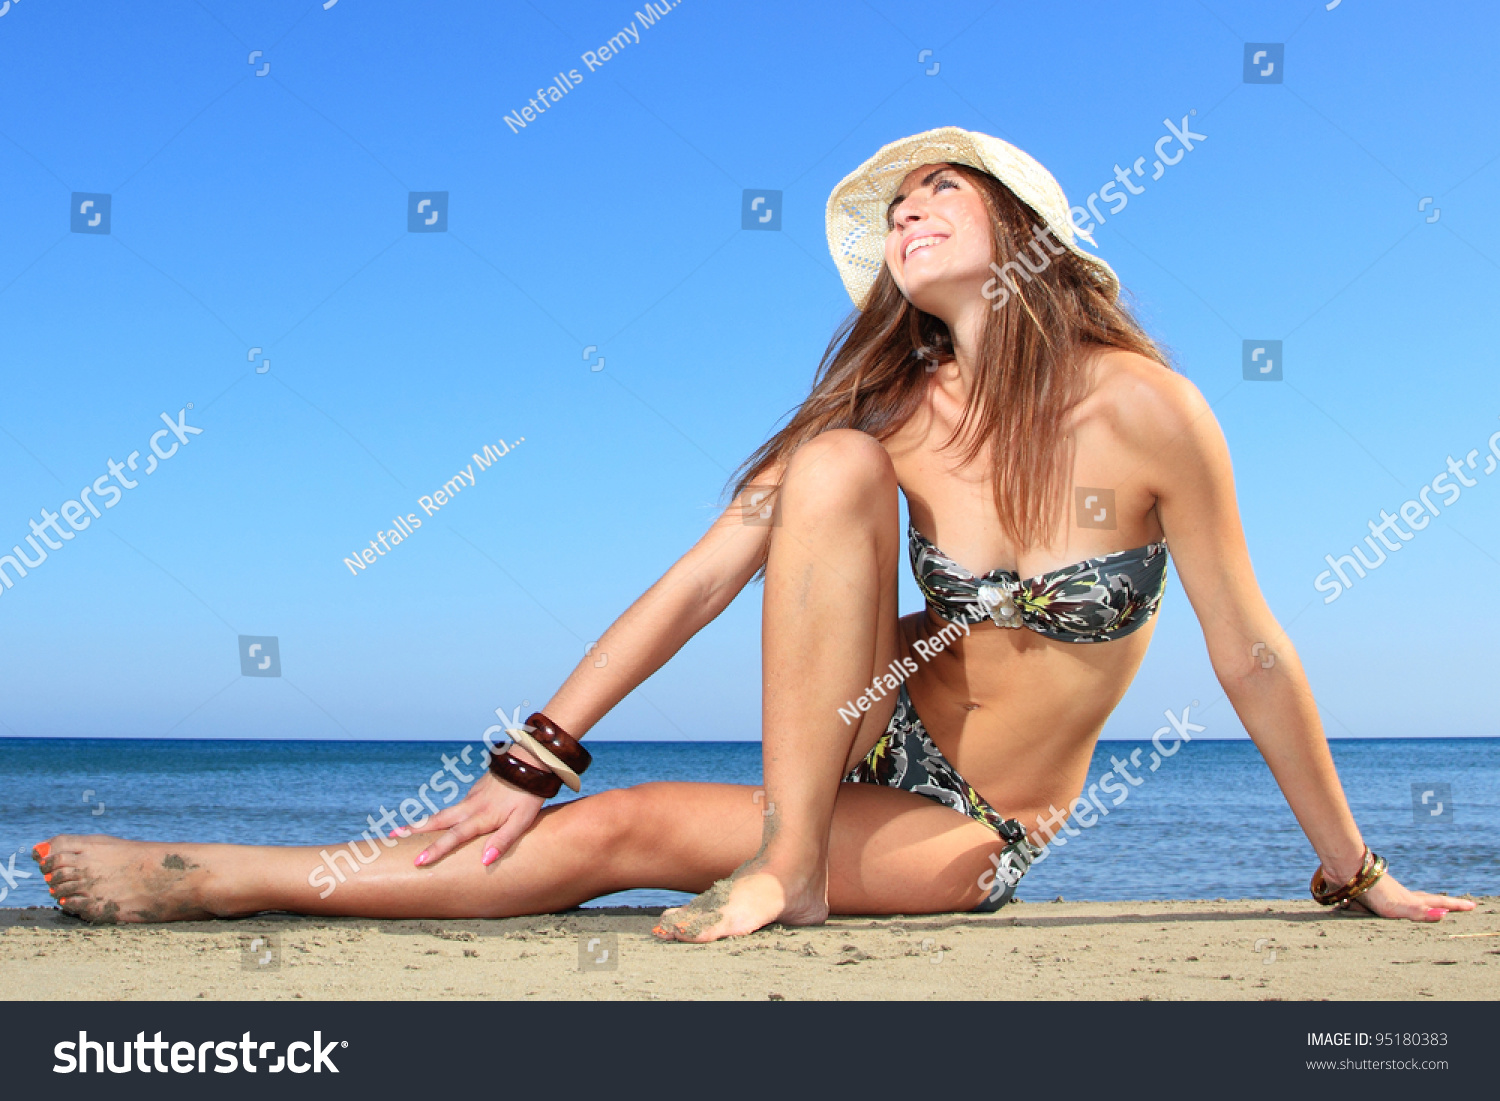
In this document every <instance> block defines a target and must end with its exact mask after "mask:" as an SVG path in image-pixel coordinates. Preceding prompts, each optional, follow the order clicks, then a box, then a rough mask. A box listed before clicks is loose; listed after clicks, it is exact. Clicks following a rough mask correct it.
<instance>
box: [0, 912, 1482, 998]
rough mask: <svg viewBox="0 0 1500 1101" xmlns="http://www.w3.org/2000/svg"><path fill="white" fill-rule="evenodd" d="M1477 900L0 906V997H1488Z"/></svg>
mask: <svg viewBox="0 0 1500 1101" xmlns="http://www.w3.org/2000/svg"><path fill="white" fill-rule="evenodd" d="M1477 901H1478V902H1479V906H1478V908H1477V909H1475V910H1473V911H1471V912H1470V913H1468V914H1456V915H1450V916H1449V917H1448V918H1446V919H1445V920H1444V921H1442V922H1440V923H1438V924H1433V925H1418V924H1415V923H1412V922H1396V921H1381V920H1379V919H1374V918H1369V917H1361V916H1353V915H1345V914H1338V913H1330V912H1329V911H1326V910H1324V909H1322V908H1321V907H1318V906H1316V905H1315V904H1313V903H1312V902H1310V901H1306V902H1304V901H1296V902H1283V901H1270V900H1264V899H1261V900H1241V901H1222V900H1220V901H1201V902H1170V901H1169V902H1060V903H1021V904H1014V905H1011V906H1008V907H1006V908H1005V909H1004V910H1003V911H1001V912H1000V913H998V914H944V915H925V916H921V917H912V918H902V917H888V918H887V917H882V918H865V917H855V918H848V917H845V918H834V919H831V920H830V921H829V922H828V924H826V925H823V926H820V927H818V928H802V929H791V928H783V927H780V926H775V927H772V928H770V929H767V930H762V931H761V932H759V933H756V934H754V935H753V936H750V937H744V938H740V939H737V940H733V941H724V942H721V943H719V944H714V945H688V944H663V943H659V942H658V941H656V940H655V938H653V937H652V936H651V932H650V930H651V926H652V925H653V924H654V923H655V921H656V918H657V916H658V913H659V911H657V910H629V909H615V910H586V911H576V910H575V911H572V912H570V913H567V914H560V915H547V916H542V917H525V918H507V919H503V920H496V921H446V920H445V921H377V920H373V919H368V918H332V919H330V918H303V917H290V916H286V915H264V916H261V917H255V918H245V919H241V920H237V921H217V922H183V923H180V924H174V925H156V926H141V925H135V926H88V925H84V924H82V923H80V922H78V921H77V920H76V919H74V918H71V917H69V916H68V915H65V914H63V913H61V912H60V911H58V910H55V909H29V910H0V999H6V1000H15V999H20V1000H29V999H37V1000H42V999H49V1000H64V999H75V1000H76V999H114V1000H119V999H194V998H205V999H211V1000H218V999H228V1000H240V999H255V1000H261V999H267V1000H275V999H296V998H302V999H310V1000H318V999H345V998H349V999H361V998H368V999H376V1000H410V999H426V998H435V999H447V998H501V999H520V998H537V999H555V1000H573V999H589V1000H600V999H605V1000H613V999H658V998H662V999H732V1000H738V999H753V1000H765V999H767V998H769V999H773V1000H775V999H785V1000H788V1001H792V1000H809V999H811V1000H825V999H835V1000H837V999H844V1000H848V999H881V1000H889V999H929V998H937V999H1002V1000H1004V999H1106V1000H1114V999H1145V998H1149V999H1166V1000H1200V999H1214V1000H1219V999H1245V1000H1254V999H1322V998H1332V999H1394V1000H1422V999H1427V998H1433V999H1445V1000H1473V999H1484V1000H1493V999H1496V998H1500V898H1481V899H1478V900H1477ZM1457 933H1461V934H1474V933H1487V934H1493V935H1490V936H1464V937H1455V936H1452V935H1451V934H1457ZM257 940H260V941H261V942H262V943H260V944H255V946H254V950H253V953H252V951H251V945H252V944H254V943H255V942H256V941H257Z"/></svg>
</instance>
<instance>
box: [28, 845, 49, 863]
mask: <svg viewBox="0 0 1500 1101" xmlns="http://www.w3.org/2000/svg"><path fill="white" fill-rule="evenodd" d="M31 851H32V852H33V853H35V854H36V860H37V863H39V864H40V863H41V862H42V861H43V860H46V859H47V854H48V853H50V852H51V851H52V845H51V844H50V843H49V842H46V841H43V842H42V843H41V844H40V845H37V846H36V847H35V848H33V849H32V850H31Z"/></svg>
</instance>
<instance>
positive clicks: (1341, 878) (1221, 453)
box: [1136, 372, 1474, 921]
mask: <svg viewBox="0 0 1500 1101" xmlns="http://www.w3.org/2000/svg"><path fill="white" fill-rule="evenodd" d="M1158 380H1160V381H1158ZM1136 394H1137V396H1138V399H1137V400H1138V401H1139V402H1140V403H1141V404H1142V405H1144V406H1150V407H1152V408H1151V409H1149V410H1140V411H1141V412H1145V413H1146V414H1147V416H1148V417H1149V421H1148V422H1147V423H1149V424H1150V425H1151V427H1150V428H1149V429H1147V430H1146V433H1147V435H1148V436H1149V437H1150V438H1149V439H1142V440H1141V442H1142V443H1144V444H1146V448H1145V450H1144V451H1143V454H1142V458H1143V460H1144V467H1143V470H1142V473H1143V474H1144V475H1145V477H1146V478H1147V482H1148V488H1149V490H1150V492H1152V493H1153V494H1154V495H1155V497H1156V510H1157V517H1158V519H1159V520H1160V522H1161V526H1162V530H1163V532H1164V533H1165V534H1166V537H1167V543H1168V546H1169V547H1170V548H1171V554H1172V560H1173V562H1174V563H1175V564H1176V567H1177V574H1178V576H1179V577H1180V578H1181V579H1182V586H1183V589H1184V590H1185V591H1186V592H1187V597H1188V600H1189V601H1190V602H1191V603H1192V605H1193V611H1194V612H1195V613H1196V614H1197V616H1198V621H1199V623H1200V624H1202V627H1203V637H1204V641H1205V642H1206V643H1207V644H1208V653H1209V658H1210V660H1211V661H1212V662H1213V668H1214V673H1215V675H1216V676H1217V677H1218V679H1219V683H1220V685H1222V686H1223V688H1224V693H1225V695H1226V696H1227V697H1228V698H1229V702H1230V704H1231V705H1233V707H1234V710H1235V713H1236V714H1238V715H1239V717H1240V721H1241V722H1242V723H1244V725H1245V729H1246V730H1247V731H1248V732H1249V734H1250V737H1251V739H1252V740H1253V741H1254V742H1255V745H1256V748H1258V749H1259V750H1260V752H1261V755H1262V756H1263V757H1265V759H1266V764H1268V765H1269V766H1270V768H1271V772H1272V774H1273V775H1274V776H1275V777H1276V782H1277V783H1278V784H1279V785H1280V787H1281V791H1282V794H1283V795H1285V796H1286V801H1287V803H1288V804H1289V805H1290V806H1291V808H1292V813H1293V814H1295V815H1296V816H1297V821H1298V823H1299V824H1300V825H1301V826H1302V830H1303V832H1304V833H1306V834H1307V838H1308V840H1309V841H1310V842H1311V843H1312V847H1313V849H1314V850H1315V851H1316V852H1317V855H1318V859H1319V860H1321V861H1322V864H1323V870H1324V875H1325V877H1326V878H1327V879H1328V881H1330V882H1331V883H1334V884H1339V883H1344V882H1346V881H1348V880H1349V879H1350V878H1352V877H1353V876H1354V875H1355V873H1357V872H1358V871H1359V867H1360V858H1361V856H1362V855H1363V853H1364V842H1363V840H1362V839H1361V837H1360V833H1359V827H1358V826H1356V825H1355V823H1354V815H1353V814H1352V813H1350V810H1349V804H1348V802H1347V801H1346V799H1345V797H1344V791H1343V788H1342V787H1341V786H1340V784H1339V778H1338V773H1337V772H1336V771H1335V769H1334V765H1333V756H1332V754H1330V753H1329V750H1328V741H1327V739H1326V737H1325V736H1324V734H1323V729H1322V724H1321V722H1320V721H1319V719H1318V709H1317V705H1316V704H1315V703H1314V702H1313V696H1312V690H1311V688H1310V687H1309V686H1308V683H1307V677H1306V675H1305V674H1304V673H1303V670H1302V664H1301V662H1300V661H1299V660H1298V658H1297V651H1296V649H1295V648H1294V647H1293V646H1292V643H1291V639H1290V638H1289V637H1288V636H1287V635H1286V633H1285V632H1284V631H1283V630H1282V629H1281V626H1280V625H1279V624H1278V623H1277V622H1276V619H1275V617H1274V616H1272V614H1271V610H1270V608H1268V607H1267V606H1266V601H1265V598H1264V596H1262V595H1261V591H1260V586H1259V585H1258V584H1257V583H1256V580H1255V574H1254V571H1253V570H1252V569H1251V566H1250V553H1249V550H1248V549H1247V548H1246V546H1245V533H1244V529H1243V528H1242V527H1241V525H1240V517H1239V507H1238V505H1237V504H1236V502H1235V493H1234V475H1233V471H1232V469H1231V467H1230V462H1229V448H1228V446H1227V445H1226V443H1225V441H1224V434H1223V432H1222V431H1221V430H1220V428H1219V424H1218V421H1217V420H1216V419H1215V418H1214V415H1213V411H1212V410H1211V409H1210V408H1209V405H1208V403H1207V401H1205V400H1204V398H1203V395H1202V394H1200V393H1199V392H1198V390H1197V388H1196V387H1195V386H1193V384H1192V383H1191V382H1189V381H1187V380H1186V379H1185V378H1183V377H1182V376H1180V375H1176V374H1170V373H1167V372H1163V374H1162V375H1160V376H1157V377H1156V378H1155V379H1153V381H1152V384H1150V385H1148V386H1146V387H1144V388H1138V389H1137V390H1136ZM1359 903H1363V904H1364V906H1365V908H1367V909H1369V910H1371V911H1373V912H1374V913H1376V914H1379V915H1380V916H1382V917H1388V918H1410V919H1412V920H1414V921H1440V920H1442V917H1443V914H1444V913H1445V912H1446V911H1448V910H1472V909H1473V908H1474V903H1473V902H1472V901H1470V900H1468V899H1461V898H1450V897H1448V896H1447V895H1434V894H1426V893H1424V892H1421V891H1409V890H1407V889H1406V888H1405V887H1403V886H1401V884H1400V883H1398V882H1397V881H1396V879H1395V878H1394V877H1393V876H1391V875H1389V874H1387V875H1385V876H1382V877H1381V878H1380V880H1379V881H1378V882H1377V883H1376V884H1375V885H1374V886H1373V887H1371V888H1370V889H1369V891H1367V892H1366V893H1365V894H1363V895H1361V896H1360V899H1359ZM1359 903H1356V905H1358V904H1359Z"/></svg>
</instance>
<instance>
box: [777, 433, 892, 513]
mask: <svg viewBox="0 0 1500 1101" xmlns="http://www.w3.org/2000/svg"><path fill="white" fill-rule="evenodd" d="M781 484H782V489H783V491H784V492H783V501H782V502H781V503H782V507H783V508H792V509H799V510H804V511H806V510H815V511H817V512H818V513H824V512H826V511H827V510H828V509H830V508H835V509H836V508H840V507H854V508H857V509H859V510H861V511H869V510H871V509H872V508H874V507H876V506H878V505H879V504H881V503H885V502H886V501H887V499H888V502H889V503H890V504H893V505H894V504H895V502H896V488H897V482H896V468H895V465H894V464H893V463H892V462H891V457H890V454H889V453H888V452H887V451H886V449H885V446H884V445H883V444H882V443H881V442H880V441H879V440H877V439H875V437H873V436H871V435H870V434H869V433H866V432H860V431H858V430H856V429H853V428H833V429H830V430H829V431H827V432H824V433H822V434H820V435H818V436H815V437H814V438H813V439H811V440H809V441H808V442H807V443H805V444H803V445H802V446H801V447H799V448H798V449H797V450H796V451H795V452H794V453H793V455H792V458H791V461H790V462H789V463H788V464H787V469H786V474H785V476H784V477H783V479H782V483H781Z"/></svg>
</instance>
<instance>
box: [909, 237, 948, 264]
mask: <svg viewBox="0 0 1500 1101" xmlns="http://www.w3.org/2000/svg"><path fill="white" fill-rule="evenodd" d="M941 240H942V238H941V237H918V238H917V239H916V240H914V241H912V242H911V244H909V245H907V246H906V256H903V257H902V259H905V258H906V257H907V256H910V255H911V254H912V253H914V252H916V251H917V249H919V248H925V247H926V246H928V245H935V244H937V243H938V242H939V241H941Z"/></svg>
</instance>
